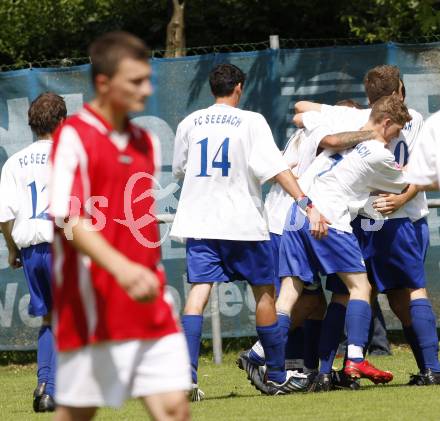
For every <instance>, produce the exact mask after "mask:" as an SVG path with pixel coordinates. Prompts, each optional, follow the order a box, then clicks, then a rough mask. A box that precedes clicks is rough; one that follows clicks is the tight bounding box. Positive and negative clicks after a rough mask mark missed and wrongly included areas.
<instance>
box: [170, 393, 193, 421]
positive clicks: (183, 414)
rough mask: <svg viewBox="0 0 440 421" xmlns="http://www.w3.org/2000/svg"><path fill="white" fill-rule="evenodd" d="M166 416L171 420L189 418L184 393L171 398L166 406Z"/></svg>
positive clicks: (176, 420) (177, 420)
mask: <svg viewBox="0 0 440 421" xmlns="http://www.w3.org/2000/svg"><path fill="white" fill-rule="evenodd" d="M166 412H167V416H168V417H169V419H170V420H173V421H187V420H189V419H190V411H189V403H188V399H187V397H186V395H185V393H183V392H182V394H179V398H176V399H173V401H172V402H170V404H169V405H168V406H167V408H166Z"/></svg>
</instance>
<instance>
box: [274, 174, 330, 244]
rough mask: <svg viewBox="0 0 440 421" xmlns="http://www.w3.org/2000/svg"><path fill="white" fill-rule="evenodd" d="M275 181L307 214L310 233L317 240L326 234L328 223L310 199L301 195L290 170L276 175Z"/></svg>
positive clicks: (301, 192)
mask: <svg viewBox="0 0 440 421" xmlns="http://www.w3.org/2000/svg"><path fill="white" fill-rule="evenodd" d="M274 179H275V181H276V182H277V183H279V184H280V185H281V187H282V188H283V189H284V190H285V191H286V192H287V193H289V194H290V195H291V196H292V197H293V198H294V199H295V201H296V202H297V203H298V205H299V206H300V207H301V208H302V209H304V210H305V211H306V213H307V217H308V219H309V222H310V232H311V234H312V235H313V236H314V237H315V238H317V239H318V240H319V239H321V238H322V237H324V236H326V235H327V234H328V225H329V224H330V221H328V220H327V219H326V218H325V217H324V216H323V215H321V214H320V213H319V211H318V210H317V209H316V208H315V207H314V206H313V204H312V202H311V201H310V199H309V198H308V197H307V196H306V195H305V194H304V193H303V191H302V190H301V187H300V186H299V184H298V182H297V181H296V178H295V177H294V176H293V174H292V172H291V171H290V170H285V171H282V172H280V173H278V174H277V175H276V176H275V177H274Z"/></svg>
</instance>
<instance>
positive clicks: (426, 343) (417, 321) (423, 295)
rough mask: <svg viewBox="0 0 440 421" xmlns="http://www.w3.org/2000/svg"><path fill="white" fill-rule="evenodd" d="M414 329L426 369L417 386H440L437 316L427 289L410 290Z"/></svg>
mask: <svg viewBox="0 0 440 421" xmlns="http://www.w3.org/2000/svg"><path fill="white" fill-rule="evenodd" d="M410 312H411V321H412V327H413V330H414V335H415V337H416V340H417V343H418V346H419V348H420V353H421V359H422V361H423V365H424V369H423V370H422V372H421V375H420V377H419V380H421V381H416V382H415V384H417V385H429V384H440V363H439V360H438V350H439V347H438V335H437V326H436V320H437V318H436V316H435V313H434V311H433V309H432V305H431V301H430V300H429V298H428V295H427V292H426V289H425V288H418V289H410Z"/></svg>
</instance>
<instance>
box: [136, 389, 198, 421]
mask: <svg viewBox="0 0 440 421" xmlns="http://www.w3.org/2000/svg"><path fill="white" fill-rule="evenodd" d="M143 403H144V405H145V407H146V408H147V409H148V411H149V413H150V415H151V417H152V418H153V419H154V420H157V421H186V420H189V419H190V418H191V417H190V411H189V404H188V398H187V396H186V393H184V392H169V393H161V394H157V395H151V396H146V397H144V398H143Z"/></svg>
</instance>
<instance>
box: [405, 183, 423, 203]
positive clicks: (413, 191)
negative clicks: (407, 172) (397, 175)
mask: <svg viewBox="0 0 440 421" xmlns="http://www.w3.org/2000/svg"><path fill="white" fill-rule="evenodd" d="M418 192H419V189H418V188H417V186H416V185H414V184H410V185H408V187H407V188H406V189H405V190H404V191H403V193H402V195H404V198H405V203H407V202H409V201H410V200H412V199H414V197H416V195H417V193H418Z"/></svg>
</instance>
